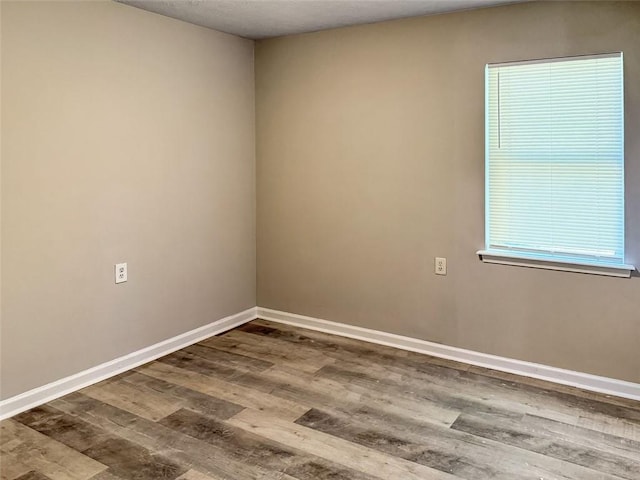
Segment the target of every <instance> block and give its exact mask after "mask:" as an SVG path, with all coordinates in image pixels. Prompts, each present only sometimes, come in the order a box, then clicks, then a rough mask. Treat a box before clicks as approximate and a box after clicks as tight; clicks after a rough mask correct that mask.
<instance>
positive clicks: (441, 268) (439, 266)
mask: <svg viewBox="0 0 640 480" xmlns="http://www.w3.org/2000/svg"><path fill="white" fill-rule="evenodd" d="M435 273H436V275H446V274H447V259H446V258H442V257H436V262H435Z"/></svg>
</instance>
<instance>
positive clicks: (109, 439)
mask: <svg viewBox="0 0 640 480" xmlns="http://www.w3.org/2000/svg"><path fill="white" fill-rule="evenodd" d="M0 427H1V436H0V455H1V457H0V459H1V463H0V472H1V473H0V477H1V480H47V479H50V480H88V479H92V480H126V479H132V480H163V479H166V480H173V479H179V480H219V479H232V480H245V479H265V480H293V479H298V480H329V479H330V480H372V479H390V480H413V479H415V480H429V479H434V480H440V479H442V480H445V479H450V480H455V479H469V480H478V479H505V480H507V479H508V480H513V479H532V480H540V479H545V480H548V479H565V480H566V479H576V480H595V479H598V480H607V479H611V480H613V479H627V480H640V402H635V401H632V400H626V399H622V398H616V397H609V396H605V395H600V394H595V393H592V392H586V391H582V390H578V389H574V388H571V387H565V386H560V385H555V384H551V383H546V382H542V381H538V380H533V379H530V378H523V377H518V376H515V375H510V374H505V373H501V372H496V371H492V370H487V369H482V368H478V367H471V366H469V365H465V364H461V363H456V362H452V361H448V360H443V359H438V358H433V357H429V356H425V355H420V354H414V353H411V352H405V351H401V350H396V349H393V348H388V347H383V346H379V345H373V344H368V343H364V342H359V341H356V340H350V339H346V338H341V337H335V336H331V335H327V334H323V333H318V332H314V331H310V330H303V329H299V328H294V327H289V326H286V325H280V324H274V323H270V322H266V321H254V322H251V323H250V324H247V325H245V326H243V327H241V328H238V329H236V330H232V331H230V332H227V333H226V334H224V335H222V336H218V337H212V338H209V339H207V340H205V341H203V342H200V343H199V344H197V345H193V346H190V347H187V348H185V349H183V350H180V351H178V352H175V353H173V354H171V355H168V356H166V357H163V358H161V359H159V360H157V361H154V362H151V363H149V364H146V365H144V366H141V367H139V368H136V369H134V370H132V371H130V372H127V373H124V374H122V375H119V376H117V377H114V378H111V379H109V380H106V381H104V382H101V383H99V384H96V385H93V386H91V387H88V388H85V389H84V390H81V391H79V392H76V393H72V394H70V395H67V396H65V397H63V398H60V399H58V400H54V401H52V402H50V403H48V404H46V405H43V406H41V407H37V408H34V409H33V410H30V411H28V412H25V413H22V414H20V415H17V416H16V417H13V418H12V419H9V420H5V421H3V422H1V423H0Z"/></svg>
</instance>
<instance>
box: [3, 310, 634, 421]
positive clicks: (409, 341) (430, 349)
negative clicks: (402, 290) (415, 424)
mask: <svg viewBox="0 0 640 480" xmlns="http://www.w3.org/2000/svg"><path fill="white" fill-rule="evenodd" d="M256 318H263V319H265V320H271V321H274V322H279V323H285V324H288V325H293V326H297V327H302V328H308V329H310V330H317V331H320V332H326V333H331V334H334V335H341V336H343V337H349V338H355V339H357V340H363V341H365V342H370V343H377V344H380V345H386V346H389V347H395V348H400V349H402V350H409V351H412V352H418V353H424V354H427V355H432V356H434V357H441V358H447V359H450V360H456V361H458V362H463V363H468V364H471V365H477V366H480V367H486V368H492V369H494V370H500V371H503V372H509V373H514V374H516V375H523V376H526V377H532V378H538V379H541V380H547V381H550V382H555V383H560V384H563V385H570V386H573V387H578V388H583V389H585V390H591V391H594V392H600V393H605V394H608V395H615V396H618V397H624V398H629V399H632V400H639V401H640V384H637V383H632V382H626V381H624V380H616V379H613V378H608V377H600V376H597V375H591V374H588V373H581V372H574V371H572V370H565V369H562V368H556V367H550V366H547V365H541V364H537V363H531V362H525V361H522V360H515V359H512V358H505V357H499V356H496V355H490V354H487V353H480V352H474V351H472V350H466V349H464V348H457V347H450V346H447V345H441V344H439V343H433V342H428V341H426V340H419V339H417V338H411V337H404V336H402V335H395V334H393V333H387V332H381V331H378V330H372V329H369V328H362V327H356V326H353V325H347V324H344V323H337V322H330V321H328V320H321V319H318V318H313V317H307V316H304V315H298V314H295V313H288V312H281V311H278V310H271V309H269V308H262V307H253V308H249V309H248V310H245V311H243V312H240V313H237V314H235V315H230V316H228V317H225V318H222V319H220V320H217V321H215V322H212V323H210V324H208V325H205V326H203V327H200V328H196V329H194V330H191V331H189V332H186V333H183V334H181V335H178V336H176V337H173V338H169V339H167V340H164V341H162V342H160V343H156V344H155V345H151V346H149V347H146V348H143V349H142V350H138V351H137V352H133V353H130V354H128V355H125V356H123V357H120V358H116V359H115V360H111V361H109V362H106V363H103V364H101V365H97V366H95V367H93V368H90V369H88V370H84V371H82V372H79V373H76V374H74V375H71V376H69V377H66V378H62V379H60V380H56V381H55V382H51V383H49V384H47V385H43V386H41V387H37V388H34V389H33V390H29V391H27V392H24V393H21V394H19V395H16V396H14V397H10V398H7V399H6V400H2V401H0V420H3V419H5V418H9V417H12V416H13V415H17V414H18V413H20V412H24V411H25V410H29V409H30V408H33V407H37V406H38V405H42V404H43V403H47V402H49V401H51V400H54V399H56V398H59V397H61V396H63V395H66V394H68V393H71V392H75V391H77V390H80V389H82V388H84V387H88V386H89V385H92V384H94V383H97V382H100V381H102V380H105V379H107V378H110V377H112V376H114V375H117V374H119V373H122V372H125V371H127V370H130V369H132V368H135V367H137V366H139V365H142V364H145V363H147V362H150V361H152V360H155V359H156V358H160V357H162V356H164V355H168V354H169V353H171V352H175V351H176V350H180V349H181V348H184V347H187V346H189V345H192V344H194V343H197V342H199V341H201V340H204V339H205V338H208V337H211V336H213V335H219V334H220V333H223V332H226V331H227V330H230V329H232V328H235V327H238V326H240V325H243V324H245V323H247V322H250V321H251V320H254V319H256Z"/></svg>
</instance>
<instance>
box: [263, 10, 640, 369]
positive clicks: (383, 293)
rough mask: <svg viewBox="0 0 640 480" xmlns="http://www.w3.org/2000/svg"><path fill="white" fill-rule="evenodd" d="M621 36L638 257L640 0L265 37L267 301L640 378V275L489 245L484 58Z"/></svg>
mask: <svg viewBox="0 0 640 480" xmlns="http://www.w3.org/2000/svg"><path fill="white" fill-rule="evenodd" d="M611 51H623V52H624V60H625V86H626V92H625V119H626V140H625V147H626V162H627V163H626V201H627V203H626V227H627V231H626V248H627V260H628V262H631V263H635V264H637V265H638V264H640V135H638V134H637V132H638V125H640V3H637V2H636V3H634V2H623V3H614V2H586V3H580V2H539V3H537V2H536V3H526V4H517V5H510V6H505V7H496V8H490V9H483V10H475V11H468V12H462V13H454V14H448V15H439V16H434V17H423V18H415V19H408V20H400V21H393V22H385V23H380V24H375V25H367V26H358V27H350V28H343V29H338V30H333V31H326V32H319V33H313V34H306V35H298V36H291V37H284V38H278V39H271V40H264V41H260V42H258V43H257V45H256V99H257V101H256V115H257V147H256V149H257V185H258V187H257V188H258V190H257V204H258V210H257V232H258V304H259V305H260V306H261V307H267V308H272V309H276V310H282V311H287V312H294V313H298V314H303V315H309V316H312V317H317V318H322V319H326V320H332V321H337V322H343V323H347V324H352V325H357V326H362V327H368V328H373V329H377V330H383V331H387V332H392V333H397V334H402V335H407V336H410V337H416V338H420V339H425V340H430V341H435V342H442V343H445V344H447V345H452V346H457V347H463V348H467V349H471V350H475V351H479V352H485V353H490V354H496V355H501V356H506V357H512V358H516V359H521V360H527V361H532V362H537V363H542V364H547V365H552V366H557V367H562V368H567V369H571V370H577V371H582V372H587V373H592V374H596V375H604V376H608V377H613V378H618V379H622V380H628V381H632V382H640V347H639V345H640V278H632V279H615V278H608V277H597V276H592V275H585V274H575V273H567V272H552V271H545V270H536V269H526V268H522V267H510V266H501V265H488V264H483V263H481V262H480V261H479V260H478V257H477V256H476V254H475V252H476V251H477V250H478V249H481V248H483V246H484V245H483V243H484V205H483V202H484V65H485V64H486V63H490V62H502V61H510V60H521V59H531V58H544V57H555V56H563V55H578V54H589V53H600V52H611ZM436 256H439V257H440V256H442V257H447V259H448V275H447V276H445V277H442V276H435V275H434V273H433V269H434V265H433V264H434V257H436Z"/></svg>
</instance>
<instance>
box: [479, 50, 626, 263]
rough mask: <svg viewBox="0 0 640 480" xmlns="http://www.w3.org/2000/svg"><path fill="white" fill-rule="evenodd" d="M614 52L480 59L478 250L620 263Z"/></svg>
mask: <svg viewBox="0 0 640 480" xmlns="http://www.w3.org/2000/svg"><path fill="white" fill-rule="evenodd" d="M622 72H623V67H622V53H615V54H604V55H592V56H582V57H567V58H557V59H550V60H536V61H527V62H514V63H503V64H489V65H487V67H486V247H485V248H486V249H487V250H488V251H493V252H502V253H504V252H510V253H514V254H518V255H524V256H528V257H531V258H534V259H543V260H544V259H549V260H552V261H558V260H561V261H563V260H566V261H568V262H585V263H595V264H607V265H622V264H624V152H623V145H624V141H623V135H624V118H623V117H624V114H623V73H622Z"/></svg>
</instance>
